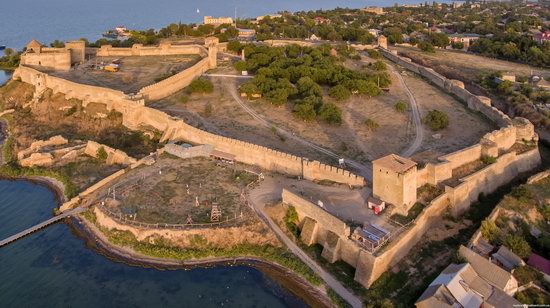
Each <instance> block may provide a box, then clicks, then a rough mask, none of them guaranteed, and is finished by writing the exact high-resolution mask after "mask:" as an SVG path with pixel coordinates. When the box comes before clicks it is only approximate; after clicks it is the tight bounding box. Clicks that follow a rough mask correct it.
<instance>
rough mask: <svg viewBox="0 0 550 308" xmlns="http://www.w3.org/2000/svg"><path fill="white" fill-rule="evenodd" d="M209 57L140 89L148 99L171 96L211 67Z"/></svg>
mask: <svg viewBox="0 0 550 308" xmlns="http://www.w3.org/2000/svg"><path fill="white" fill-rule="evenodd" d="M209 68H210V67H209V59H208V58H204V59H202V60H200V61H199V62H198V63H197V64H195V65H193V66H191V67H190V68H187V69H185V70H183V71H181V72H179V73H177V74H176V75H174V76H170V77H168V78H166V79H164V80H162V81H160V82H157V83H155V84H152V85H150V86H147V87H144V88H143V89H141V90H140V91H139V94H142V95H143V97H144V98H145V99H146V100H149V101H151V100H158V99H161V98H164V97H167V96H170V95H172V94H174V93H176V92H178V91H179V90H181V89H183V88H185V87H187V86H188V85H189V84H190V83H191V81H193V79H195V78H197V77H199V76H200V75H202V74H203V73H204V72H206V71H207V70H208V69H209Z"/></svg>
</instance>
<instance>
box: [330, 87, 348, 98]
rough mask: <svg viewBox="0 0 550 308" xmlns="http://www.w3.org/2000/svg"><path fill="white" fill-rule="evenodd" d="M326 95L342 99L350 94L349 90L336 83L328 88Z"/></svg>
mask: <svg viewBox="0 0 550 308" xmlns="http://www.w3.org/2000/svg"><path fill="white" fill-rule="evenodd" d="M328 95H329V96H330V97H332V98H334V99H335V100H337V101H343V100H346V99H348V98H349V97H350V96H351V91H350V90H349V89H348V88H346V87H344V86H343V85H336V86H334V87H332V88H330V90H329V91H328Z"/></svg>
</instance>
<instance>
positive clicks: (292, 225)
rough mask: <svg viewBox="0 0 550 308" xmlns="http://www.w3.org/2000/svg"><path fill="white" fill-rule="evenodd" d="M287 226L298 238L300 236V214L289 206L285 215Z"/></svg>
mask: <svg viewBox="0 0 550 308" xmlns="http://www.w3.org/2000/svg"><path fill="white" fill-rule="evenodd" d="M284 220H285V224H286V227H287V229H288V230H289V231H290V232H292V234H294V235H295V236H296V237H299V236H300V230H299V229H298V212H296V209H295V208H294V207H293V206H289V207H288V210H286V214H285V218H284Z"/></svg>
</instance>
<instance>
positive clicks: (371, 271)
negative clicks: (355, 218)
mask: <svg viewBox="0 0 550 308" xmlns="http://www.w3.org/2000/svg"><path fill="white" fill-rule="evenodd" d="M449 205H450V203H449V198H448V197H447V195H446V194H442V195H440V196H439V197H437V198H435V199H434V200H433V201H432V202H430V204H429V205H428V206H427V207H426V208H424V209H423V210H422V212H421V213H420V214H419V215H418V217H417V218H416V219H415V221H414V224H413V226H412V227H410V228H408V229H406V230H405V231H404V232H403V233H402V234H400V235H399V238H398V239H397V240H395V241H392V242H390V243H389V244H388V246H387V247H386V249H385V250H384V251H383V252H382V253H380V254H378V255H372V254H370V253H368V252H366V251H362V252H361V254H360V257H359V259H358V263H357V268H356V271H355V280H356V281H358V282H359V283H361V284H362V285H364V286H366V287H370V286H371V285H372V284H373V283H374V282H375V281H376V279H378V278H379V277H380V276H381V275H382V274H383V273H384V272H386V271H387V270H389V269H390V268H391V267H392V266H394V265H395V264H397V263H398V262H399V261H401V259H402V258H403V257H405V256H406V255H407V254H408V253H409V251H410V250H411V249H412V248H413V247H414V246H415V245H416V244H417V243H418V242H419V241H420V240H421V239H422V237H423V236H424V234H425V233H426V231H428V230H429V229H430V228H431V227H432V226H434V225H435V224H436V223H437V222H438V221H439V220H440V219H441V217H442V216H443V213H444V212H445V210H446V209H447V207H448V206H449Z"/></svg>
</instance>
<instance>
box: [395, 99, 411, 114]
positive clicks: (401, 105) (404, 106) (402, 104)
mask: <svg viewBox="0 0 550 308" xmlns="http://www.w3.org/2000/svg"><path fill="white" fill-rule="evenodd" d="M408 109H409V105H407V103H405V102H402V101H398V102H397V103H395V110H397V112H406V111H407V110H408Z"/></svg>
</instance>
